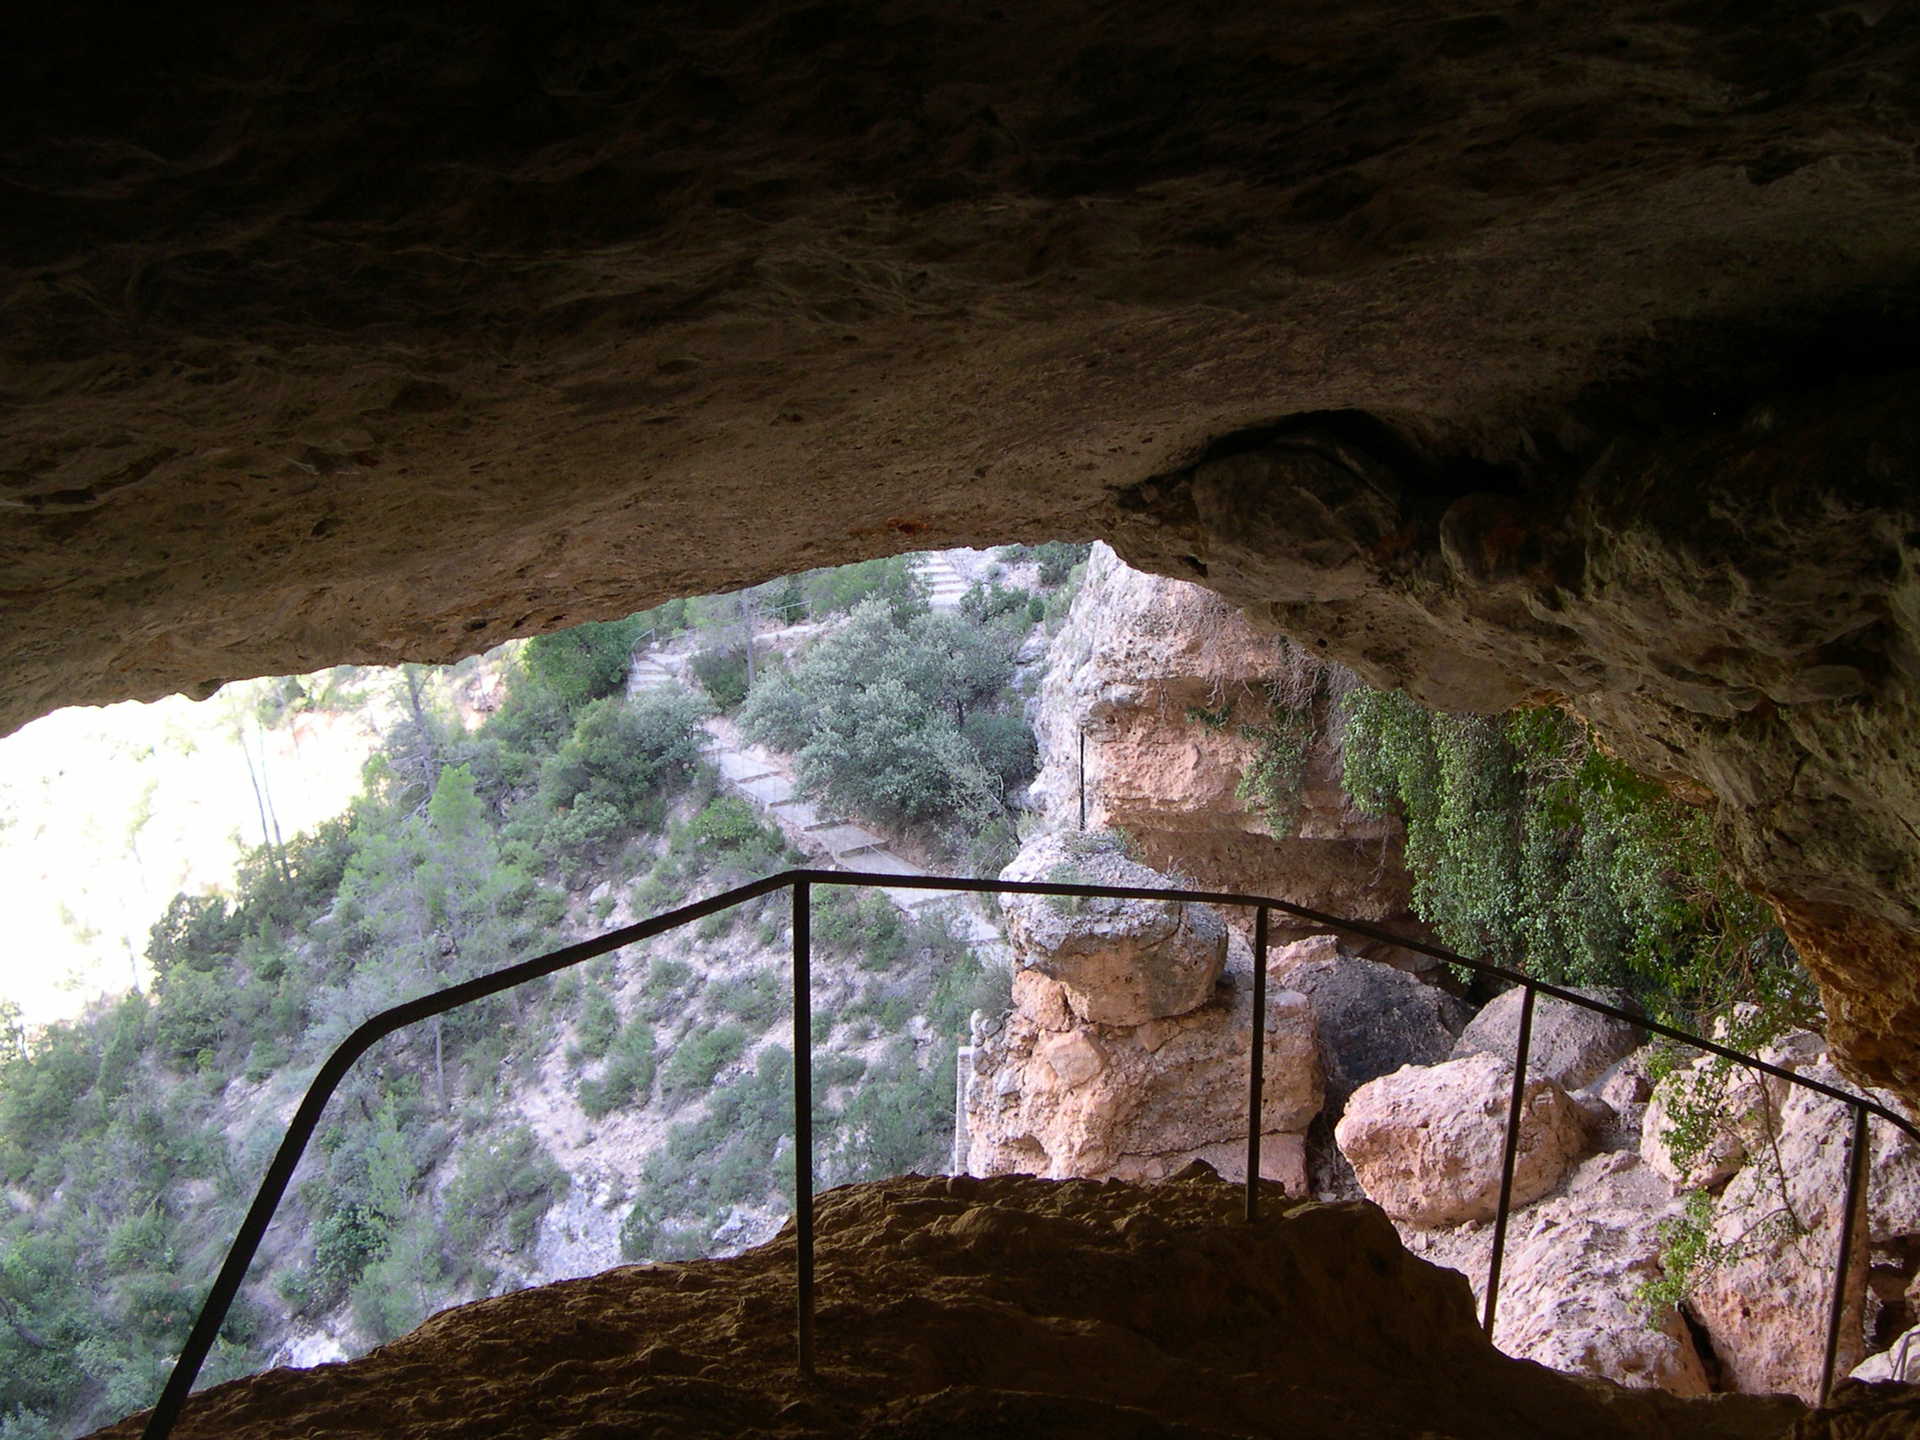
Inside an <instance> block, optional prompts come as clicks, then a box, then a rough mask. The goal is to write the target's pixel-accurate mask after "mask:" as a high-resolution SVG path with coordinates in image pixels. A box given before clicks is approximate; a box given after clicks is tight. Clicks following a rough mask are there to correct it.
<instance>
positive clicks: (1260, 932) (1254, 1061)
mask: <svg viewBox="0 0 1920 1440" xmlns="http://www.w3.org/2000/svg"><path fill="white" fill-rule="evenodd" d="M1249 1054H1250V1056H1251V1058H1250V1059H1249V1060H1248V1062H1247V1223H1248V1224H1249V1225H1251V1224H1253V1222H1254V1221H1255V1220H1258V1219H1259V1218H1260V1108H1261V1095H1260V1091H1261V1087H1262V1086H1263V1085H1264V1084H1265V1083H1266V1076H1267V907H1266V906H1264V905H1257V906H1255V907H1254V911H1253V1035H1252V1044H1251V1046H1250V1047H1249Z"/></svg>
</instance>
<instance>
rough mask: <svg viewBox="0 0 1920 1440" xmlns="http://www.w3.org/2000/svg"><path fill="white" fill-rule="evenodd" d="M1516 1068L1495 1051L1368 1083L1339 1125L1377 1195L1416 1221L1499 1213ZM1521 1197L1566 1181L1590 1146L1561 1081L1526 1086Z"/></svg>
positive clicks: (1517, 1201) (1517, 1190)
mask: <svg viewBox="0 0 1920 1440" xmlns="http://www.w3.org/2000/svg"><path fill="white" fill-rule="evenodd" d="M1512 1076H1513V1068H1512V1067H1511V1066H1510V1065H1508V1064H1506V1063H1505V1062H1504V1061H1501V1060H1499V1059H1496V1058H1495V1057H1494V1056H1491V1055H1475V1056H1472V1057H1470V1058H1468V1059H1465V1060H1450V1061H1447V1062H1446V1063H1445V1064H1441V1065H1435V1066H1432V1067H1421V1066H1408V1067H1406V1068H1405V1069H1402V1070H1397V1071H1395V1072H1394V1073H1393V1074H1391V1075H1386V1076H1382V1077H1381V1078H1380V1079H1378V1080H1371V1081H1369V1082H1368V1083H1367V1084H1365V1085H1363V1086H1361V1087H1360V1088H1359V1089H1358V1090H1356V1091H1355V1092H1354V1094H1353V1097H1352V1098H1351V1099H1350V1100H1349V1101H1348V1102H1347V1108H1346V1114H1345V1115H1343V1116H1342V1117H1341V1119H1340V1123H1339V1124H1338V1125H1337V1126H1335V1127H1334V1136H1335V1139H1336V1140H1337V1141H1338V1142H1339V1145H1340V1150H1341V1153H1342V1154H1344V1155H1345V1156H1346V1157H1347V1160H1348V1162H1349V1163H1350V1164H1351V1165H1352V1166H1353V1170H1354V1174H1355V1175H1356V1176H1358V1177H1359V1180H1360V1184H1361V1186H1362V1187H1363V1188H1364V1189H1365V1190H1366V1192H1367V1195H1368V1197H1369V1198H1370V1199H1372V1200H1373V1201H1374V1202H1375V1203H1376V1204H1378V1205H1379V1206H1380V1207H1381V1208H1382V1209H1383V1210H1385V1211H1386V1212H1387V1213H1388V1214H1389V1215H1391V1216H1392V1217H1393V1218H1394V1219H1396V1220H1404V1221H1406V1222H1407V1223H1408V1224H1411V1225H1420V1226H1428V1227H1431V1226H1439V1225H1457V1224H1460V1223H1461V1222H1462V1221H1467V1220H1486V1219H1490V1218H1492V1216H1493V1214H1494V1212H1495V1210H1496V1209H1497V1208H1498V1206H1499V1200H1500V1171H1501V1156H1502V1150H1503V1147H1504V1145H1505V1141H1506V1119H1507V1105H1508V1101H1509V1098H1510V1094H1511V1086H1512ZM1523 1106H1524V1108H1523V1110H1522V1117H1523V1118H1522V1120H1521V1124H1520V1145H1519V1150H1518V1153H1517V1155H1516V1157H1515V1161H1514V1171H1513V1204H1514V1205H1515V1206H1516V1207H1517V1206H1521V1205H1525V1204H1528V1203H1529V1202H1531V1201H1534V1200H1537V1199H1539V1198H1540V1197H1541V1196H1542V1195H1545V1194H1547V1193H1548V1192H1549V1191H1551V1190H1552V1189H1553V1188H1554V1187H1555V1186H1556V1185H1558V1184H1559V1183H1560V1181H1561V1179H1562V1177H1563V1176H1565V1174H1566V1172H1567V1170H1568V1168H1569V1167H1570V1166H1571V1165H1572V1164H1573V1162H1574V1161H1576V1160H1578V1159H1579V1158H1580V1155H1581V1152H1582V1150H1583V1149H1584V1148H1585V1145H1586V1143H1587V1142H1586V1129H1585V1125H1584V1124H1583V1122H1582V1120H1581V1116H1580V1112H1579V1110H1578V1108H1577V1107H1576V1106H1575V1105H1574V1104H1573V1102H1572V1101H1571V1100H1570V1099H1568V1098H1567V1093H1566V1091H1564V1090H1562V1089H1561V1088H1560V1087H1559V1086H1558V1085H1556V1084H1554V1083H1553V1082H1552V1081H1551V1080H1546V1079H1538V1080H1529V1081H1528V1082H1527V1085H1526V1088H1525V1090H1524V1092H1523Z"/></svg>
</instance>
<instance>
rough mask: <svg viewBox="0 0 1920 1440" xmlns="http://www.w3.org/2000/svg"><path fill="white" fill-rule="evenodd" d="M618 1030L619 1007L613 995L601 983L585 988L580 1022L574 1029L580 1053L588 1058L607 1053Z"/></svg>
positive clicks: (592, 1058) (597, 1057) (593, 1058)
mask: <svg viewBox="0 0 1920 1440" xmlns="http://www.w3.org/2000/svg"><path fill="white" fill-rule="evenodd" d="M619 1030H620V1009H619V1007H618V1006H617V1005H616V1004H615V1003H614V999H613V996H612V995H610V994H609V993H608V992H607V990H606V988H605V987H604V986H601V985H594V986H592V987H590V988H589V989H588V990H587V998H586V1002H585V1004H584V1005H583V1006H582V1007H581V1015H580V1024H579V1025H578V1026H577V1027H576V1029H575V1035H576V1037H577V1043H578V1045H579V1047H580V1053H581V1054H582V1055H584V1056H586V1057H587V1058H588V1059H590V1060H598V1059H599V1058H600V1057H601V1056H602V1055H604V1054H606V1053H607V1047H608V1046H609V1045H611V1044H612V1043H613V1037H614V1036H615V1035H616V1034H618V1033H619Z"/></svg>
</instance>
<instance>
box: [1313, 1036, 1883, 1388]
mask: <svg viewBox="0 0 1920 1440" xmlns="http://www.w3.org/2000/svg"><path fill="white" fill-rule="evenodd" d="M1491 1008H1492V1007H1489V1009H1491ZM1556 1011H1558V1012H1559V1013H1556ZM1483 1013H1485V1012H1483ZM1536 1023H1537V1024H1539V1025H1540V1027H1541V1028H1540V1029H1539V1030H1538V1031H1536V1034H1537V1035H1538V1036H1539V1037H1540V1038H1541V1040H1542V1041H1543V1042H1544V1043H1543V1045H1542V1049H1541V1050H1540V1051H1539V1052H1537V1053H1538V1055H1539V1062H1538V1063H1537V1064H1536V1065H1533V1066H1530V1067H1529V1076H1530V1078H1529V1081H1528V1088H1527V1108H1526V1111H1525V1112H1524V1113H1525V1119H1524V1120H1523V1123H1522V1129H1521V1143H1520V1152H1519V1160H1518V1164H1517V1165H1516V1169H1515V1177H1514V1184H1515V1194H1514V1201H1515V1208H1514V1213H1513V1220H1512V1229H1511V1231H1510V1232H1509V1235H1508V1238H1507V1252H1506V1259H1505V1266H1504V1269H1503V1272H1502V1284H1501V1294H1500V1300H1499V1304H1498V1307H1497V1317H1498V1323H1497V1325H1496V1328H1495V1331H1494V1340H1495V1343H1496V1344H1498V1345H1499V1346H1500V1348H1501V1349H1502V1350H1504V1351H1505V1352H1506V1353H1508V1354H1510V1355H1515V1356H1521V1357H1524V1358H1527V1359H1533V1360H1538V1361H1540V1362H1541V1363H1542V1364H1547V1365H1552V1366H1554V1367H1556V1368H1559V1369H1565V1370H1571V1371H1574V1372H1575V1373H1580V1374H1590V1375H1605V1376H1608V1377H1609V1378H1612V1379H1615V1380H1619V1381H1621V1382H1623V1383H1625V1384H1628V1385H1636V1386H1658V1387H1661V1388H1663V1389H1667V1390H1670V1391H1673V1392H1674V1393H1676V1394H1681V1395H1696V1394H1704V1393H1706V1392H1707V1391H1708V1389H1709V1388H1712V1389H1715V1390H1728V1391H1744V1392H1748V1393H1756V1394H1765V1393H1771V1392H1790V1393H1794V1394H1798V1395H1801V1396H1803V1397H1806V1398H1809V1399H1812V1398H1817V1394H1818V1390H1819V1384H1820V1375H1821V1368H1822V1364H1823V1361H1824V1358H1825V1345H1826V1333H1827V1331H1826V1323H1827V1315H1828V1309H1829V1306H1830V1305H1831V1303H1832V1297H1833V1284H1834V1276H1835V1258H1836V1256H1837V1255H1838V1253H1839V1236H1840V1224H1841V1216H1840V1211H1841V1210H1842V1208H1843V1205H1842V1197H1843V1196H1844V1194H1845V1190H1846V1183H1845V1151H1846V1146H1847V1134H1848V1130H1849V1126H1850V1122H1849V1120H1848V1117H1847V1116H1846V1114H1845V1113H1844V1107H1842V1106H1840V1105H1839V1104H1838V1103H1837V1102H1834V1101H1830V1100H1826V1099H1824V1098H1823V1097H1820V1096H1817V1095H1814V1094H1812V1093H1811V1092H1807V1091H1802V1090H1800V1089H1798V1088H1797V1087H1793V1086H1790V1085H1788V1084H1787V1083H1786V1082H1784V1081H1773V1080H1769V1081H1768V1082H1767V1083H1766V1085H1764V1086H1759V1085H1751V1086H1750V1085H1748V1084H1747V1083H1746V1082H1745V1081H1744V1080H1742V1079H1740V1077H1739V1076H1738V1075H1735V1076H1733V1077H1731V1079H1730V1081H1729V1084H1730V1087H1731V1088H1730V1095H1731V1099H1732V1102H1733V1103H1730V1104H1728V1105H1727V1106H1725V1107H1724V1115H1725V1124H1726V1126H1727V1128H1726V1130H1725V1131H1724V1132H1723V1134H1722V1135H1721V1136H1720V1137H1718V1138H1715V1139H1713V1140H1711V1141H1710V1142H1709V1143H1707V1144H1706V1145H1705V1146H1704V1147H1702V1149H1701V1153H1702V1155H1703V1156H1704V1157H1706V1158H1705V1159H1703V1160H1702V1161H1701V1162H1699V1163H1690V1164H1688V1165H1686V1166H1684V1167H1682V1166H1676V1165H1675V1164H1674V1163H1673V1160H1672V1157H1671V1153H1670V1146H1671V1144H1672V1142H1673V1139H1674V1137H1675V1135H1676V1133H1677V1131H1676V1126H1678V1125H1680V1124H1681V1120H1680V1117H1679V1115H1678V1114H1677V1111H1678V1110H1679V1109H1680V1108H1683V1107H1684V1106H1685V1104H1686V1099H1685V1097H1686V1095H1687V1093H1688V1091H1689V1089H1690V1088H1691V1087H1692V1086H1694V1085H1695V1084H1697V1083H1698V1079H1697V1077H1699V1076H1702V1075H1705V1074H1707V1073H1709V1072H1708V1071H1707V1070H1704V1069H1702V1070H1692V1069H1689V1068H1687V1067H1685V1066H1682V1067H1681V1068H1679V1069H1678V1070H1675V1071H1674V1072H1673V1073H1672V1074H1670V1075H1669V1076H1668V1077H1667V1078H1666V1079H1665V1080H1663V1081H1661V1082H1660V1084H1659V1085H1658V1086H1655V1087H1652V1088H1651V1089H1649V1087H1648V1086H1647V1083H1646V1081H1645V1078H1644V1076H1645V1073H1646V1070H1647V1066H1648V1062H1649V1060H1650V1058H1651V1056H1652V1055H1653V1054H1654V1053H1655V1052H1653V1051H1631V1045H1632V1039H1633V1031H1632V1027H1630V1026H1626V1025H1621V1024H1617V1023H1616V1022H1611V1021H1599V1022H1597V1023H1596V1022H1595V1020H1594V1019H1593V1017H1591V1016H1588V1015H1583V1014H1580V1013H1579V1012H1575V1011H1572V1010H1571V1009H1569V1008H1567V1007H1554V1006H1552V1005H1550V1004H1548V1005H1543V1006H1542V1007H1541V1012H1540V1014H1539V1016H1538V1017H1537V1021H1536ZM1609 1029H1610V1030H1611V1031H1612V1034H1611V1036H1609V1037H1607V1039H1608V1044H1607V1046H1606V1048H1607V1049H1610V1050H1611V1051H1613V1052H1614V1053H1615V1054H1616V1055H1619V1056H1622V1057H1623V1058H1619V1059H1618V1060H1617V1061H1616V1062H1615V1063H1613V1064H1611V1065H1609V1066H1607V1067H1606V1068H1605V1069H1604V1070H1602V1071H1601V1072H1599V1073H1597V1074H1596V1073H1594V1072H1593V1071H1592V1068H1591V1066H1590V1065H1583V1064H1582V1063H1580V1060H1579V1055H1578V1051H1579V1049H1580V1048H1581V1047H1576V1046H1572V1045H1569V1044H1568V1043H1566V1042H1568V1041H1569V1040H1570V1039H1572V1038H1573V1036H1574V1034H1575V1032H1584V1033H1585V1034H1586V1036H1587V1037H1588V1038H1589V1039H1593V1038H1596V1037H1599V1036H1601V1035H1603V1034H1604V1032H1605V1031H1607V1030H1609ZM1480 1038H1483V1037H1471V1036H1470V1037H1464V1038H1463V1041H1462V1043H1461V1046H1460V1049H1461V1050H1462V1051H1463V1052H1465V1055H1464V1058H1460V1059H1455V1060H1452V1061H1448V1062H1446V1063H1443V1064H1439V1065H1433V1066H1408V1067H1406V1068H1404V1069H1402V1070H1400V1071H1397V1072H1395V1073H1394V1074H1392V1075H1388V1076H1383V1077H1381V1078H1379V1079H1376V1080H1374V1081H1372V1082H1371V1083H1369V1084H1367V1085H1365V1086H1362V1087H1361V1088H1360V1090H1359V1091H1358V1092H1356V1093H1355V1095H1354V1096H1353V1098H1352V1100H1351V1101H1350V1102H1349V1103H1348V1106H1347V1109H1346V1113H1345V1116H1344V1117H1343V1118H1342V1119H1341V1121H1340V1124H1339V1127H1338V1134H1339V1139H1340V1143H1341V1145H1342V1147H1343V1148H1344V1149H1345V1151H1346V1154H1347V1156H1348V1158H1349V1160H1350V1161H1351V1162H1352V1165H1353V1168H1354V1171H1355V1173H1356V1175H1357V1176H1358V1178H1359V1182H1360V1184H1361V1186H1362V1187H1363V1188H1364V1190H1365V1191H1366V1193H1367V1194H1368V1196H1370V1197H1371V1198H1372V1199H1374V1200H1375V1201H1377V1202H1378V1203H1379V1204H1380V1205H1381V1206H1382V1207H1383V1208H1385V1210H1386V1211H1387V1213H1388V1214H1389V1215H1390V1216H1391V1217H1392V1218H1393V1219H1394V1221H1395V1222H1396V1224H1398V1225H1399V1226H1400V1229H1401V1233H1402V1235H1403V1237H1404V1238H1405V1239H1406V1241H1407V1243H1408V1245H1409V1246H1410V1247H1411V1248H1412V1249H1413V1250H1414V1251H1415V1252H1416V1253H1419V1254H1423V1255H1425V1256H1427V1257H1428V1258H1429V1259H1433V1260H1435V1261H1436V1262H1438V1263H1440V1264H1445V1265H1449V1266H1452V1267H1455V1268H1457V1269H1459V1270H1460V1271H1461V1272H1462V1273H1463V1274H1464V1275H1465V1276H1466V1277H1467V1279H1468V1281H1469V1282H1470V1283H1471V1284H1472V1285H1473V1286H1474V1290H1475V1294H1476V1296H1478V1297H1479V1298H1480V1300H1481V1301H1482V1303H1484V1299H1485V1284H1486V1277H1487V1274H1488V1265H1489V1262H1490V1259H1491V1254H1492V1250H1491V1228H1492V1227H1491V1224H1490V1223H1489V1222H1490V1221H1491V1219H1492V1216H1493V1198H1494V1197H1495V1196H1496V1195H1497V1193H1498V1188H1499V1168H1500V1137H1499V1134H1498V1132H1499V1131H1500V1130H1501V1129H1502V1128H1503V1127H1504V1122H1505V1117H1506V1105H1507V1097H1508V1094H1509V1092H1510V1087H1511V1083H1512V1069H1511V1066H1510V1064H1509V1063H1508V1062H1507V1061H1505V1060H1502V1059H1501V1058H1499V1057H1498V1056H1497V1055H1494V1054H1489V1053H1484V1052H1482V1051H1481V1050H1480V1049H1479V1047H1478V1040H1479V1039H1480ZM1629 1052H1630V1053H1629ZM1593 1053H1594V1052H1593V1051H1592V1050H1591V1049H1590V1048H1589V1049H1588V1050H1587V1054H1588V1055H1589V1056H1591V1055H1592V1054H1593ZM1765 1058H1766V1059H1768V1060H1770V1061H1772V1062H1773V1063H1774V1064H1777V1065H1781V1066H1782V1067H1783V1068H1786V1069H1789V1070H1793V1071H1795V1072H1796V1073H1800V1074H1804V1075H1806V1076H1808V1077H1809V1078H1810V1079H1814V1080H1818V1081H1821V1082H1823V1083H1826V1084H1838V1083H1844V1082H1842V1081H1841V1079H1840V1076H1839V1074H1838V1072H1837V1071H1836V1070H1835V1069H1834V1068H1833V1067H1832V1065H1831V1064H1830V1063H1829V1062H1828V1060H1827V1057H1826V1050H1825V1046H1824V1044H1823V1042H1821V1040H1820V1039H1819V1037H1817V1036H1814V1035H1811V1034H1806V1033H1800V1034H1795V1035H1791V1036H1788V1037H1786V1038H1785V1039H1783V1040H1781V1041H1779V1042H1777V1043H1776V1044H1775V1045H1773V1046H1771V1047H1769V1048H1768V1049H1767V1051H1766V1052H1765ZM1879 1098H1880V1099H1881V1100H1882V1103H1886V1101H1887V1099H1888V1097H1886V1096H1881V1097H1879ZM1870 1133H1871V1143H1872V1145H1873V1152H1872V1161H1871V1169H1870V1175H1871V1180H1870V1183H1869V1185H1868V1186H1867V1191H1866V1202H1865V1207H1864V1211H1863V1213H1862V1215H1861V1217H1860V1231H1859V1237H1860V1238H1859V1239H1857V1240H1856V1244H1855V1248H1854V1251H1853V1255H1852V1263H1851V1265H1850V1267H1849V1270H1848V1274H1847V1281H1846V1290H1845V1300H1844V1307H1843V1312H1842V1324H1841V1340H1840V1347H1839V1352H1838V1372H1837V1373H1839V1374H1842V1375H1844V1374H1845V1373H1847V1371H1848V1370H1849V1369H1851V1368H1853V1367H1855V1366H1856V1365H1859V1364H1860V1362H1861V1361H1862V1359H1863V1357H1865V1356H1866V1353H1867V1351H1868V1350H1869V1349H1872V1350H1875V1351H1879V1350H1883V1349H1886V1348H1888V1347H1890V1346H1892V1345H1894V1344H1897V1343H1898V1337H1899V1336H1900V1334H1901V1332H1902V1331H1903V1330H1904V1329H1905V1327H1907V1326H1908V1325H1910V1324H1911V1323H1912V1319H1913V1313H1912V1310H1911V1308H1910V1302H1909V1301H1908V1299H1907V1290H1908V1287H1909V1286H1911V1285H1912V1284H1913V1283H1914V1282H1913V1261H1912V1259H1911V1258H1910V1256H1911V1255H1912V1254H1913V1252H1914V1250H1915V1238H1916V1237H1915V1236H1914V1235H1913V1234H1910V1233H1909V1227H1910V1226H1912V1225H1913V1224H1914V1223H1915V1222H1916V1219H1917V1218H1920V1216H1917V1215H1916V1196H1917V1195H1920V1190H1917V1189H1916V1188H1915V1185H1914V1178H1915V1174H1916V1169H1917V1168H1920V1147H1916V1146H1915V1145H1914V1144H1913V1142H1911V1141H1910V1140H1907V1139H1906V1138H1905V1137H1903V1136H1902V1135H1901V1134H1900V1133H1899V1132H1898V1131H1896V1130H1894V1129H1893V1128H1892V1127H1891V1126H1887V1125H1885V1124H1884V1122H1879V1121H1876V1122H1874V1128H1873V1130H1872V1131H1871V1132H1870ZM1689 1194H1697V1195H1698V1196H1699V1197H1701V1199H1702V1200H1704V1202H1705V1205H1704V1210H1703V1211H1702V1212H1700V1213H1699V1214H1698V1215H1697V1216H1695V1217H1694V1222H1693V1225H1692V1227H1690V1228H1692V1229H1693V1232H1694V1233H1695V1234H1696V1235H1697V1236H1698V1240H1697V1248H1695V1249H1693V1250H1692V1253H1693V1254H1694V1255H1695V1256H1697V1257H1698V1259H1699V1262H1700V1263H1699V1264H1698V1265H1697V1268H1695V1269H1693V1270H1692V1271H1691V1272H1689V1273H1688V1276H1687V1280H1686V1283H1685V1284H1684V1285H1682V1286H1681V1287H1680V1288H1681V1291H1682V1299H1681V1305H1682V1306H1683V1308H1684V1312H1685V1318H1686V1321H1687V1323H1682V1315H1681V1313H1680V1312H1679V1311H1676V1310H1674V1309H1673V1308H1671V1307H1668V1306H1651V1307H1650V1305H1649V1303H1648V1301H1647V1299H1646V1297H1645V1296H1644V1294H1643V1292H1644V1290H1645V1287H1647V1286H1648V1285H1649V1284H1650V1283H1652V1282H1654V1281H1656V1280H1659V1279H1660V1278H1661V1277H1662V1275H1663V1274H1665V1273H1666V1271H1667V1269H1668V1267H1669V1266H1671V1265H1673V1264H1675V1263H1678V1261H1679V1260H1680V1259H1681V1258H1682V1257H1684V1256H1685V1254H1687V1253H1688V1247H1689V1246H1690V1245H1695V1244H1696V1242H1684V1243H1677V1241H1676V1236H1677V1235H1678V1234H1679V1233H1680V1232H1678V1231H1677V1230H1676V1229H1675V1227H1676V1226H1678V1225H1680V1224H1681V1223H1682V1220H1683V1209H1684V1205H1683V1201H1684V1200H1685V1197H1686V1196H1688V1195H1689ZM1896 1358H1897V1357H1896ZM1886 1368H1887V1366H1886V1365H1885V1364H1882V1365H1881V1366H1880V1367H1879V1369H1880V1370H1882V1371H1884V1370H1885V1369H1886ZM1863 1373H1866V1374H1872V1373H1875V1372H1874V1371H1872V1370H1865V1371H1863Z"/></svg>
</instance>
